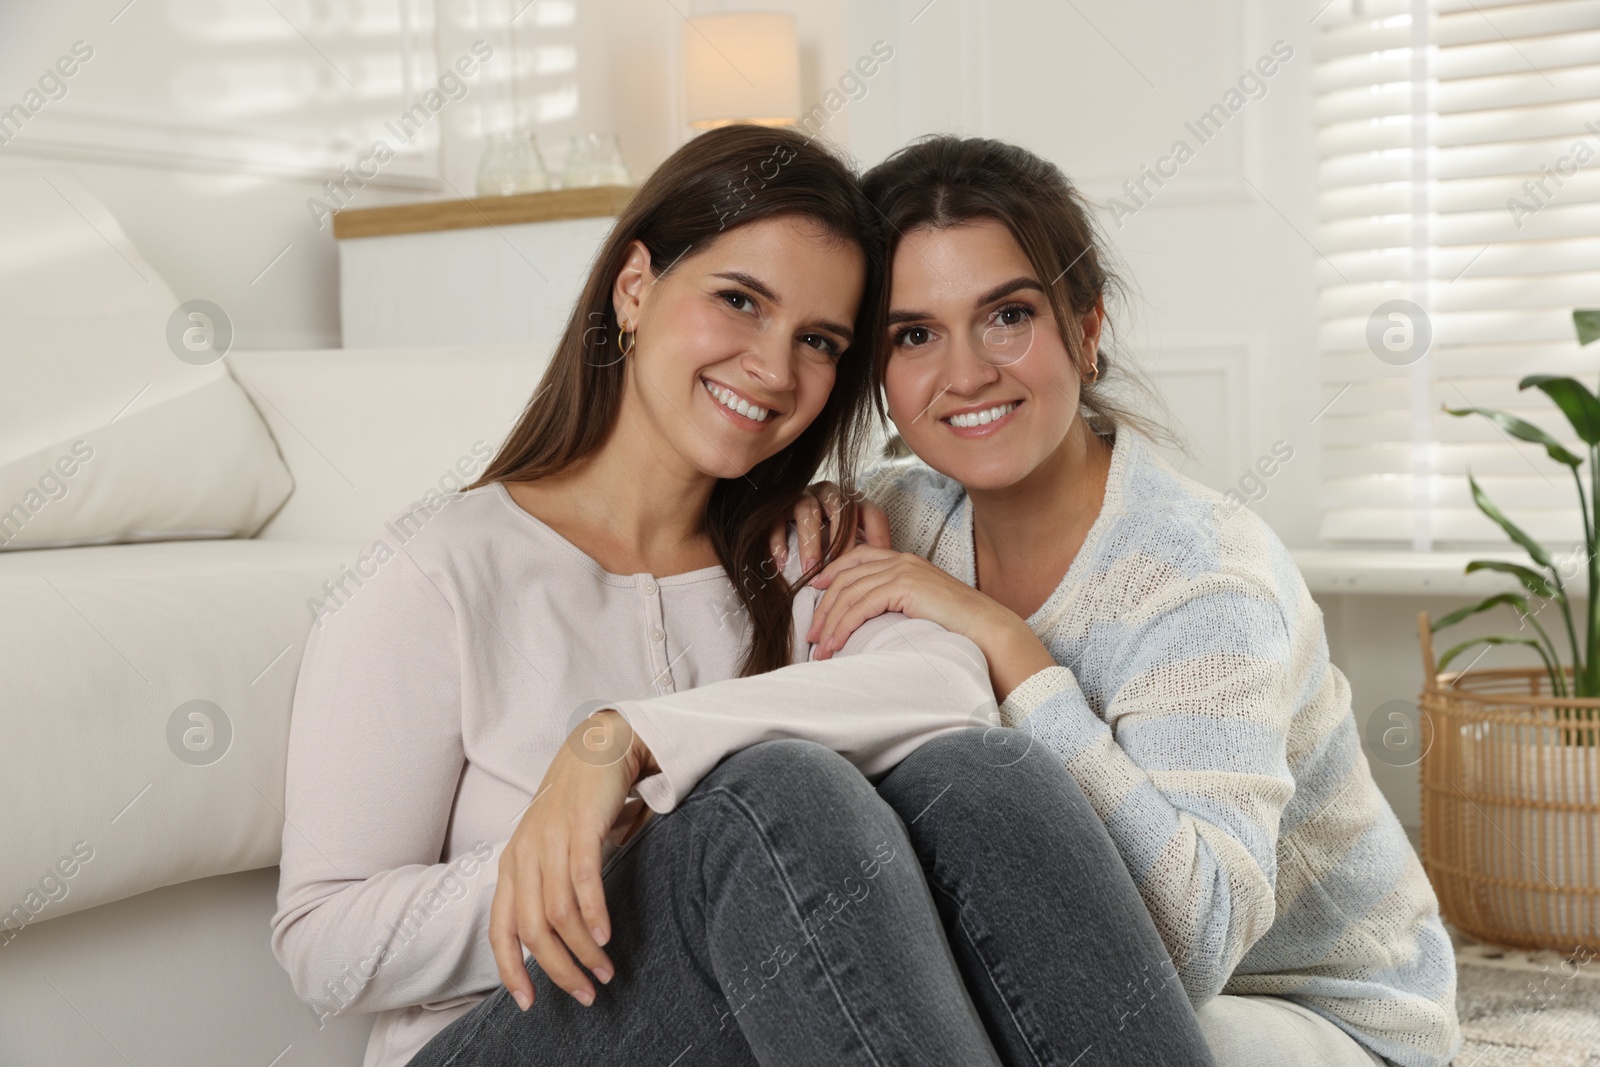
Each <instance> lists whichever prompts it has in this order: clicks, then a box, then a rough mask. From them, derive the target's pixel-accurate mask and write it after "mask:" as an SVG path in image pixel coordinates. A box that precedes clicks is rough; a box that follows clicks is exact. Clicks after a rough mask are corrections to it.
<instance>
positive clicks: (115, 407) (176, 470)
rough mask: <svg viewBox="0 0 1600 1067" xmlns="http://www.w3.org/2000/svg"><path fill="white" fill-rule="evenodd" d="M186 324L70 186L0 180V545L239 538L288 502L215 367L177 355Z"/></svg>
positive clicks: (270, 444)
mask: <svg viewBox="0 0 1600 1067" xmlns="http://www.w3.org/2000/svg"><path fill="white" fill-rule="evenodd" d="M213 317H215V316H213ZM188 321H189V320H188V318H187V313H186V312H184V311H180V307H179V302H178V300H177V298H176V297H175V296H174V295H173V293H172V291H171V290H170V289H168V288H167V285H166V283H165V282H164V281H162V279H161V276H160V275H159V274H157V273H156V272H155V270H154V269H153V268H151V266H150V264H148V263H146V262H145V261H144V258H143V257H142V256H140V254H139V251H138V249H136V248H135V247H134V246H133V244H132V242H130V241H129V240H128V239H127V237H126V236H125V235H124V234H123V232H122V229H121V227H120V226H118V225H117V220H116V219H115V218H114V217H113V216H112V215H111V213H110V212H109V211H107V210H106V208H105V207H104V206H103V205H102V204H100V203H99V201H97V200H96V199H95V198H94V196H93V195H92V194H91V193H90V192H89V191H88V190H87V189H85V188H84V186H83V185H82V183H81V182H79V181H78V180H77V179H76V178H74V177H73V176H72V175H70V174H68V173H65V172H60V171H33V170H26V171H12V172H5V173H0V337H4V338H5V342H4V344H3V345H0V549H18V548H43V547H55V546H63V545H85V544H109V543H115V542H121V541H144V540H171V539H179V538H212V537H239V536H244V537H248V536H251V535H252V534H254V533H255V532H256V531H257V530H258V529H260V528H261V526H262V525H263V524H264V523H265V522H266V521H267V519H268V518H270V517H271V516H272V514H273V512H275V511H276V510H277V509H278V507H279V506H280V505H281V504H282V503H283V502H284V500H285V499H286V498H287V497H288V496H289V492H290V490H291V489H292V488H293V483H292V481H291V479H290V477H289V471H288V469H287V468H286V467H285V466H284V463H283V460H282V458H281V457H280V456H279V455H278V450H277V446H276V444H275V443H274V441H273V439H272V436H271V434H269V433H268V432H267V428H266V425H265V424H264V423H263V422H262V421H261V417H260V415H258V414H257V412H256V409H255V407H254V406H253V405H252V403H251V402H250V399H249V398H248V397H246V395H245V393H244V391H243V390H242V389H241V388H240V387H239V385H238V384H237V383H236V382H235V381H234V380H233V378H232V377H230V376H229V374H228V371H227V369H226V367H225V366H224V365H223V363H222V362H221V361H220V359H216V360H213V361H211V362H202V363H200V364H197V363H195V362H192V360H195V359H200V360H205V359H209V358H211V357H210V354H209V353H200V354H196V353H194V352H191V351H189V350H188V349H184V352H185V358H180V357H179V355H178V354H177V351H176V349H175V347H174V344H175V343H174V342H172V341H170V340H169V333H172V332H173V330H174V329H175V324H176V332H177V334H178V335H179V336H181V334H182V327H183V326H184V324H185V323H187V322H188ZM213 325H220V324H217V323H213ZM177 347H178V348H182V347H183V346H182V345H181V343H177Z"/></svg>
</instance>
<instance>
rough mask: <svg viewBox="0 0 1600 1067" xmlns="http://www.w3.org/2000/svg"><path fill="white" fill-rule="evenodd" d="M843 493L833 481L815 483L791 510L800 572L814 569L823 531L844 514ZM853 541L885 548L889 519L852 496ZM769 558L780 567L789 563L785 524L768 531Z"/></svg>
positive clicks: (862, 499)
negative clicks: (797, 539) (798, 551)
mask: <svg viewBox="0 0 1600 1067" xmlns="http://www.w3.org/2000/svg"><path fill="white" fill-rule="evenodd" d="M846 499H847V498H846V496H845V493H844V490H842V489H840V488H839V487H838V486H837V485H835V484H834V483H833V482H817V483H815V484H813V485H812V486H811V487H810V488H809V489H807V490H806V492H805V495H804V496H802V497H801V498H800V501H799V503H797V504H796V505H795V507H794V516H793V518H794V526H795V532H796V533H797V534H798V535H799V538H800V570H801V573H804V572H805V571H808V570H810V569H811V568H812V567H814V566H816V564H817V561H818V560H819V559H821V558H822V553H823V547H824V544H825V542H824V541H823V528H824V527H827V528H829V529H832V528H833V526H835V525H836V524H837V521H838V518H839V516H840V514H841V513H843V511H844V505H845V501H846ZM856 516H857V524H856V540H857V541H864V542H865V543H866V544H869V545H876V546H877V547H878V548H888V547H889V517H888V516H887V515H885V514H884V513H883V509H882V508H880V507H878V505H876V504H874V503H873V502H872V501H870V500H868V499H866V498H865V497H863V496H862V495H861V494H860V493H857V494H856ZM769 540H770V541H771V548H772V559H773V562H775V563H776V564H777V565H778V566H779V567H780V568H781V567H783V565H784V564H785V563H787V562H789V529H788V523H787V522H780V523H778V524H777V525H776V526H774V527H773V528H772V533H771V535H770V537H769Z"/></svg>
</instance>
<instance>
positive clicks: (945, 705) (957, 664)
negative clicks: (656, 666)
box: [612, 589, 995, 812]
mask: <svg viewBox="0 0 1600 1067" xmlns="http://www.w3.org/2000/svg"><path fill="white" fill-rule="evenodd" d="M815 599H816V596H815V594H814V593H812V592H811V590H809V589H806V590H802V591H801V593H800V594H799V597H798V598H797V600H798V602H797V611H796V624H797V626H798V627H799V628H800V632H801V633H803V632H804V630H805V628H807V627H808V626H809V624H810V617H809V616H810V608H811V605H812V604H814V603H815ZM811 652H812V654H813V655H814V654H815V649H814V648H813V649H812V650H811ZM994 705H995V701H994V694H993V692H992V690H991V689H990V687H989V675H988V667H987V665H986V664H985V663H984V659H983V653H982V652H980V651H979V650H978V647H977V646H976V645H975V644H973V643H972V642H971V641H969V640H967V639H966V638H964V637H962V636H960V635H959V634H953V633H949V632H948V631H946V630H945V629H944V628H943V627H941V626H939V625H937V624H935V623H931V622H927V621H925V620H920V619H907V618H905V617H904V616H902V615H898V614H889V615H881V616H879V617H878V618H875V619H873V620H871V621H869V622H867V623H865V624H864V625H862V626H861V627H860V628H859V629H858V630H856V631H855V633H853V634H852V635H851V636H850V639H849V640H848V641H847V642H845V644H844V646H843V647H842V648H841V649H840V650H839V653H838V657H837V658H836V659H834V660H832V661H831V662H826V663H822V662H814V661H813V662H806V663H796V664H792V665H790V666H788V667H784V668H781V669H780V670H776V671H771V672H768V673H767V674H761V675H756V676H755V677H751V678H734V679H729V680H727V681H722V682H714V683H712V684H711V685H703V686H701V687H699V688H698V689H692V690H687V691H685V692H682V693H670V694H667V695H665V696H658V697H650V698H648V699H644V700H619V701H617V702H616V703H615V704H614V705H612V706H613V707H615V708H616V709H617V710H618V711H620V712H621V713H622V716H623V718H625V719H626V720H627V721H628V723H629V724H630V725H631V726H632V727H633V729H634V730H635V731H636V732H637V733H638V734H639V735H640V737H641V739H642V740H643V742H644V743H645V745H646V746H647V747H648V748H649V750H650V752H651V754H652V755H653V756H654V758H655V762H656V764H657V766H658V767H659V768H660V770H659V772H658V773H656V774H652V775H649V776H647V777H645V778H642V779H640V781H639V782H638V784H637V786H636V788H637V790H638V793H639V796H640V797H642V798H643V799H644V801H645V803H646V804H648V805H649V806H650V807H651V808H652V809H653V810H655V811H657V812H668V811H671V810H672V809H673V808H674V807H675V806H676V805H677V803H678V801H679V800H681V799H682V798H683V797H684V796H685V795H686V794H687V793H688V792H689V791H690V790H691V789H693V788H694V786H695V784H696V783H698V782H699V780H700V779H701V778H703V777H704V776H705V774H706V773H707V772H708V771H710V770H711V768H712V767H714V766H716V764H717V762H718V761H719V760H721V759H722V758H723V757H724V756H727V755H729V754H730V753H733V752H738V751H739V750H741V749H744V748H748V747H750V746H751V745H753V744H757V743H758V742H761V741H767V740H772V739H775V738H782V737H800V738H805V739H807V740H810V741H815V742H817V743H818V744H821V745H825V746H827V747H828V748H831V749H833V750H834V751H835V752H838V753H839V754H840V755H842V756H844V757H845V758H847V759H849V760H850V761H851V762H852V763H854V764H855V765H856V766H857V767H859V768H860V769H861V771H862V772H863V773H864V774H869V775H872V774H878V773H881V772H883V771H887V770H888V769H889V768H891V767H893V766H894V765H895V764H897V763H899V762H900V761H901V760H902V759H904V758H905V757H906V756H907V755H909V754H910V753H911V752H913V751H914V750H915V749H916V748H917V747H918V746H920V745H922V744H923V743H924V742H926V741H929V740H932V739H933V738H934V737H937V736H938V735H940V734H943V733H948V732H950V731H952V730H959V729H963V728H965V727H968V726H973V725H982V724H984V723H986V722H992V719H991V718H989V715H990V714H991V713H992V711H993V709H994Z"/></svg>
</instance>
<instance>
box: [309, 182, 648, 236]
mask: <svg viewBox="0 0 1600 1067" xmlns="http://www.w3.org/2000/svg"><path fill="white" fill-rule="evenodd" d="M633 194H634V189H633V187H632V186H625V185H597V186H592V187H589V188H585V189H556V190H553V191H551V192H548V193H518V194H517V195H515V196H480V197H474V198H473V199H471V200H425V201H423V202H421V203H417V204H394V205H392V206H389V207H368V208H360V209H357V210H350V211H340V212H336V213H335V214H334V216H333V236H334V237H336V238H338V239H340V240H343V239H345V238H347V237H382V236H385V235H387V234H396V233H429V232H431V231H434V230H469V229H472V228H473V227H477V226H514V225H516V224H518V223H523V222H552V221H555V220H557V219H591V218H599V217H602V216H606V215H616V214H618V213H619V212H621V210H622V209H623V208H624V207H626V206H627V203H628V201H629V200H631V199H633Z"/></svg>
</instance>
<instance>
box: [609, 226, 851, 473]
mask: <svg viewBox="0 0 1600 1067" xmlns="http://www.w3.org/2000/svg"><path fill="white" fill-rule="evenodd" d="M865 281H866V259H865V256H864V255H863V254H862V251H861V249H860V248H859V247H858V246H857V245H855V244H854V243H852V242H849V241H843V240H840V239H839V238H837V237H835V236H833V235H832V234H828V233H826V232H824V231H823V230H822V228H821V227H820V226H819V225H818V224H817V223H816V222H815V221H813V220H811V219H807V218H801V217H795V216H778V217H775V218H768V219H763V220H761V221H759V222H753V223H750V224H748V225H745V226H740V227H738V228H737V229H734V230H730V231H729V232H728V233H726V234H724V235H722V236H720V237H719V238H717V239H716V240H715V241H713V242H712V243H711V244H710V245H708V246H706V247H704V248H702V249H700V250H699V251H697V252H695V253H694V254H693V255H689V256H685V257H683V258H682V259H681V260H679V261H678V262H677V263H676V264H675V265H672V267H671V269H670V270H668V271H667V273H666V274H664V275H657V274H656V273H655V272H654V270H653V269H652V264H651V263H650V256H649V253H648V252H647V251H646V250H645V248H644V246H643V245H642V244H639V243H638V242H635V243H634V245H633V247H632V248H631V249H630V253H629V256H628V259H627V261H626V263H625V265H624V267H623V269H622V271H621V273H620V274H619V275H618V277H617V281H616V285H615V287H614V289H613V294H612V302H613V305H614V306H615V308H616V313H617V319H618V321H619V322H620V323H621V324H622V328H623V329H624V330H631V331H633V332H634V333H635V335H636V339H635V343H634V346H633V350H632V351H631V352H630V354H629V355H628V356H627V357H626V359H627V364H628V365H627V376H626V383H625V386H624V389H623V398H622V410H621V413H620V418H619V426H620V427H625V428H627V432H629V433H634V432H642V433H646V434H648V435H649V436H650V437H651V438H653V440H652V441H651V442H650V444H649V449H650V453H649V454H652V455H656V456H659V457H661V458H663V459H666V458H668V457H669V456H675V457H676V458H677V459H678V460H679V461H681V462H682V463H684V464H687V465H688V466H689V467H691V468H693V469H694V470H697V471H699V472H700V473H703V474H708V475H711V476H712V477H716V478H734V477H738V476H739V475H742V474H744V473H745V472H747V471H749V470H750V469H751V468H752V467H754V466H756V465H757V464H758V463H760V462H761V461H762V460H764V459H767V458H768V457H770V456H772V455H775V454H776V453H778V452H780V451H781V450H783V449H784V448H785V447H787V446H788V445H789V444H791V443H792V442H793V441H794V440H795V438H797V437H799V436H800V434H801V433H803V432H804V431H805V429H806V427H807V426H809V425H810V424H811V422H812V420H813V419H815V418H816V417H817V415H818V413H820V412H821V411H822V409H823V406H824V405H825V404H826V403H827V400H828V394H829V392H830V391H831V390H832V389H833V380H834V372H835V366H836V362H837V360H838V359H839V357H840V354H841V353H843V351H844V350H845V349H846V348H847V347H849V345H850V343H851V341H852V340H853V337H852V325H851V324H852V323H854V322H855V317H856V311H857V308H858V307H859V305H860V302H861V292H862V287H863V285H864V284H865ZM663 446H664V447H665V449H666V451H662V447H663Z"/></svg>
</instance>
